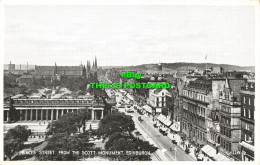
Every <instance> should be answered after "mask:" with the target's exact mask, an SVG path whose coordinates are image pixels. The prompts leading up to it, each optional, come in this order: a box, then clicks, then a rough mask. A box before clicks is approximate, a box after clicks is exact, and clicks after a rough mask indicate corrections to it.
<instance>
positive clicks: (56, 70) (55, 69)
mask: <svg viewBox="0 0 260 165" xmlns="http://www.w3.org/2000/svg"><path fill="white" fill-rule="evenodd" d="M57 72H58V69H57V64H56V61H55V66H54V75H56V74H57Z"/></svg>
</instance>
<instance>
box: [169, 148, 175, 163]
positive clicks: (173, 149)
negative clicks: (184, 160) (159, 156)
mask: <svg viewBox="0 0 260 165" xmlns="http://www.w3.org/2000/svg"><path fill="white" fill-rule="evenodd" d="M170 151H174V160H175V161H176V152H177V148H176V146H175V147H174V148H170Z"/></svg>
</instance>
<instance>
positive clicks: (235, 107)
mask: <svg viewBox="0 0 260 165" xmlns="http://www.w3.org/2000/svg"><path fill="white" fill-rule="evenodd" d="M241 85H245V80H239V79H226V81H225V85H224V89H223V90H220V94H219V103H220V111H219V117H220V147H219V150H220V152H221V153H223V154H225V155H226V156H228V157H231V158H233V159H236V153H235V152H236V151H239V142H240V138H241V121H240V117H241V98H240V90H241Z"/></svg>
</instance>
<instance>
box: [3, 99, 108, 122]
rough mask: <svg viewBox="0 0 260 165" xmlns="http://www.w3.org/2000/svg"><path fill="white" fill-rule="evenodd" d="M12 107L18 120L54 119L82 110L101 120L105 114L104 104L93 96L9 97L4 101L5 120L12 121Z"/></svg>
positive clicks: (93, 118) (94, 118) (92, 117)
mask: <svg viewBox="0 0 260 165" xmlns="http://www.w3.org/2000/svg"><path fill="white" fill-rule="evenodd" d="M11 109H12V110H14V112H15V116H16V117H15V120H16V121H45V120H47V121H48V120H51V121H53V120H58V119H59V118H60V117H61V116H62V115H64V114H67V113H71V112H74V113H78V112H80V111H82V110H88V111H90V112H91V114H92V115H91V119H92V120H100V119H102V118H103V114H104V112H103V111H104V104H103V103H99V102H96V101H95V100H94V97H93V96H90V97H88V98H85V99H20V98H19V99H8V100H5V101H4V122H10V120H11V119H10V110H11Z"/></svg>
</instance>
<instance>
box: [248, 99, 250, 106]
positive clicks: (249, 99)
mask: <svg viewBox="0 0 260 165" xmlns="http://www.w3.org/2000/svg"><path fill="white" fill-rule="evenodd" d="M248 105H250V97H248Z"/></svg>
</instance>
